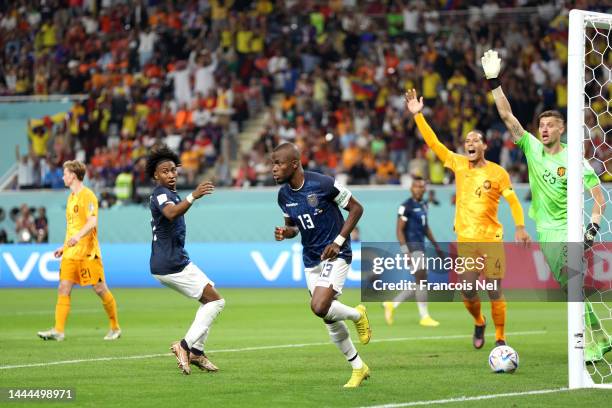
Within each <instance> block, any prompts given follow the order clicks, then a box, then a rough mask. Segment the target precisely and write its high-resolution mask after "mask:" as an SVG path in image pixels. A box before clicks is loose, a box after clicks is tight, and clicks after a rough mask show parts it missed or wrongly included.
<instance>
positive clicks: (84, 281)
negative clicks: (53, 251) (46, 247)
mask: <svg viewBox="0 0 612 408" xmlns="http://www.w3.org/2000/svg"><path fill="white" fill-rule="evenodd" d="M60 280H69V281H72V282H74V283H77V284H79V285H81V286H87V285H95V284H96V283H98V282H104V267H103V266H102V259H100V258H98V257H95V258H92V259H82V260H76V259H62V262H61V263H60Z"/></svg>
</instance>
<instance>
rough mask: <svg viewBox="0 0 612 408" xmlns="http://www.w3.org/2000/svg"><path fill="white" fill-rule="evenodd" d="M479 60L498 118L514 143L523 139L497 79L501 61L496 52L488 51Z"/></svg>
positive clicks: (520, 128) (519, 127)
mask: <svg viewBox="0 0 612 408" xmlns="http://www.w3.org/2000/svg"><path fill="white" fill-rule="evenodd" d="M480 60H481V62H482V69H483V71H484V73H485V77H486V78H487V79H488V80H489V83H490V86H491V92H492V93H493V98H494V99H495V106H496V107H497V112H499V116H500V117H501V119H502V120H503V121H504V124H505V125H506V127H507V128H508V130H509V131H510V134H511V135H512V139H513V140H514V141H515V142H516V141H517V140H519V139H520V138H521V137H523V134H524V133H525V129H523V126H522V125H521V124H520V122H519V121H518V119H517V118H516V117H515V116H514V114H512V108H511V107H510V102H508V98H506V95H505V94H504V91H503V90H502V87H501V83H500V82H499V79H498V78H497V77H498V76H499V71H500V69H501V59H500V58H499V56H498V55H497V51H493V50H489V51H487V52H485V53H484V55H483V57H482V58H481V59H480Z"/></svg>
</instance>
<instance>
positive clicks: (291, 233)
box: [274, 217, 300, 241]
mask: <svg viewBox="0 0 612 408" xmlns="http://www.w3.org/2000/svg"><path fill="white" fill-rule="evenodd" d="M299 232H300V230H299V229H298V227H297V226H296V225H295V224H294V223H293V221H291V218H289V217H285V226H284V227H274V239H276V240H277V241H282V240H283V239H285V238H289V239H291V238H293V237H295V236H296V235H297V234H298V233H299Z"/></svg>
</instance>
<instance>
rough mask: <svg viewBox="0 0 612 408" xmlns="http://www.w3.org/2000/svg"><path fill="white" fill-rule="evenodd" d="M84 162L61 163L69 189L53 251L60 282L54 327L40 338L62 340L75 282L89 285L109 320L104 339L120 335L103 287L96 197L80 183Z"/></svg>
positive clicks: (114, 311)
mask: <svg viewBox="0 0 612 408" xmlns="http://www.w3.org/2000/svg"><path fill="white" fill-rule="evenodd" d="M85 171H86V168H85V165H84V164H83V163H81V162H78V161H76V160H72V161H67V162H66V163H64V184H65V185H66V187H69V188H70V191H71V192H70V196H68V202H67V204H66V239H65V241H64V245H63V246H62V247H60V248H58V249H57V250H56V251H55V257H56V258H59V257H62V261H61V264H60V282H59V288H58V290H57V292H58V295H57V304H56V306H55V326H54V327H53V328H52V329H51V330H47V331H41V332H38V336H39V337H40V338H42V339H44V340H57V341H62V340H64V327H65V325H66V319H67V318H68V313H69V312H70V292H71V291H72V286H73V285H74V284H75V283H76V284H79V285H81V286H87V285H93V289H94V291H95V292H96V294H97V295H98V296H100V299H102V305H103V306H104V310H106V314H107V315H108V318H109V320H110V330H109V332H108V333H107V334H106V336H104V340H116V339H118V338H119V337H120V336H121V329H120V328H119V322H118V319H117V304H116V303H115V298H114V297H113V294H112V293H111V291H110V290H109V289H108V287H107V286H106V282H105V279H104V268H103V267H102V256H101V254H100V245H99V243H98V231H97V225H98V200H97V199H96V195H95V194H94V193H93V192H92V191H91V190H90V189H88V188H87V187H85V186H84V185H83V179H84V178H85Z"/></svg>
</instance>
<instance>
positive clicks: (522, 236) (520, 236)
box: [514, 227, 531, 247]
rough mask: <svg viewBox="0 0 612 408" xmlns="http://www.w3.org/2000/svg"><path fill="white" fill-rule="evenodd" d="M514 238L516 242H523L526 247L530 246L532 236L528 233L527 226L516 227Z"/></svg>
mask: <svg viewBox="0 0 612 408" xmlns="http://www.w3.org/2000/svg"><path fill="white" fill-rule="evenodd" d="M514 239H515V241H516V242H521V243H522V244H523V245H524V246H525V247H527V246H529V244H530V243H531V237H530V236H529V234H528V233H527V230H526V229H525V227H517V228H516V233H515V234H514Z"/></svg>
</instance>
